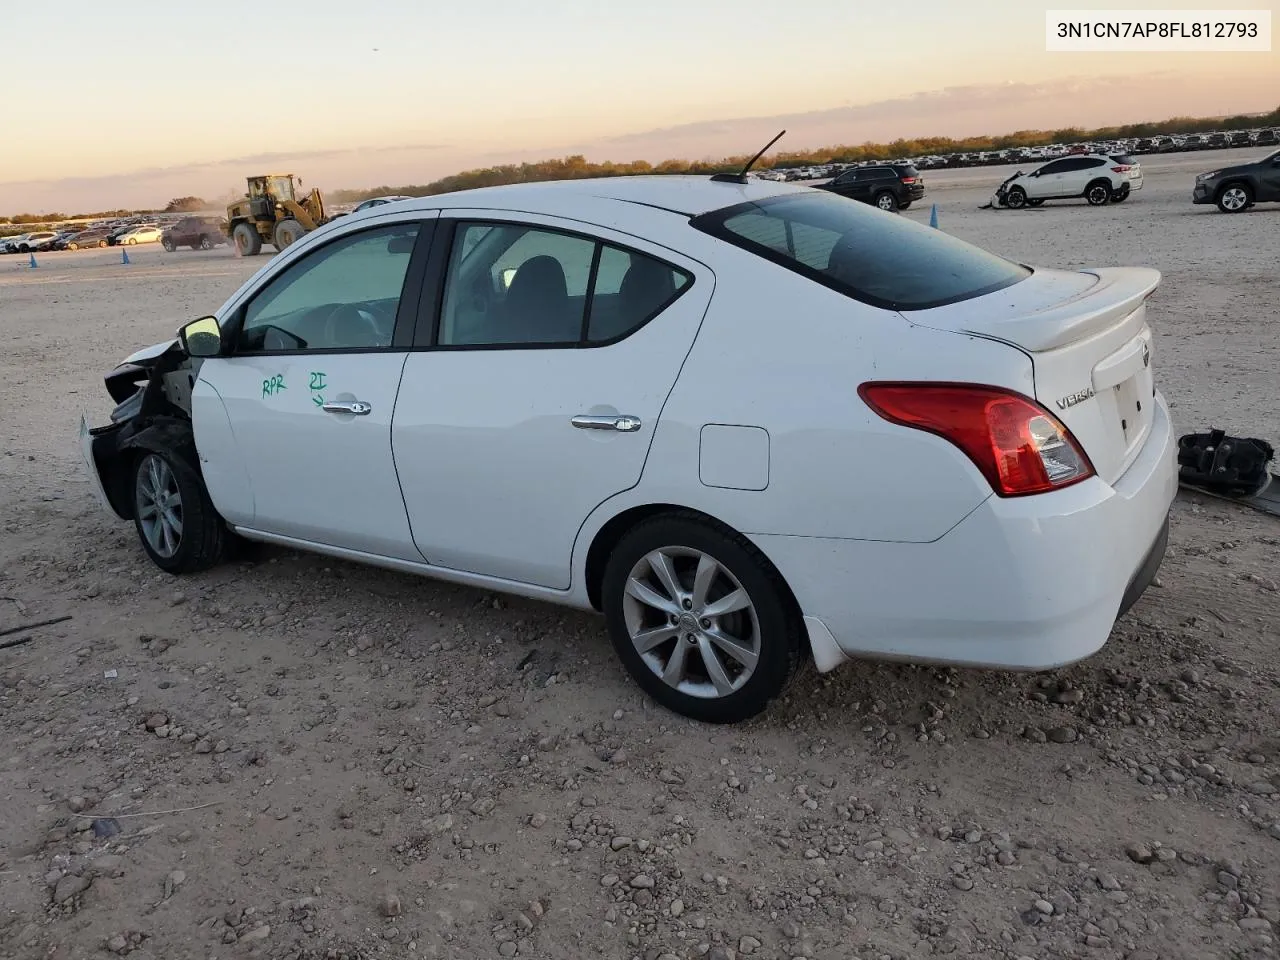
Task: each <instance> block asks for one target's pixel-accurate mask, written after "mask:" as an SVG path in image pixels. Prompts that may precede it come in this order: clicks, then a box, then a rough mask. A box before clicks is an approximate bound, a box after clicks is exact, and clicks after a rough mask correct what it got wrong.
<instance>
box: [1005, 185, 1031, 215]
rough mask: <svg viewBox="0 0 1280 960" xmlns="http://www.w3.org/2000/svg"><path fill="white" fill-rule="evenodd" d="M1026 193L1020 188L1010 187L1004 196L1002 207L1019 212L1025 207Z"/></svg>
mask: <svg viewBox="0 0 1280 960" xmlns="http://www.w3.org/2000/svg"><path fill="white" fill-rule="evenodd" d="M1027 202H1028V201H1027V191H1025V190H1023V189H1022V188H1021V187H1010V188H1009V192H1008V193H1006V194H1005V195H1004V205H1005V206H1006V207H1009V208H1010V209H1012V210H1021V209H1022V208H1023V207H1025V206H1026V205H1027Z"/></svg>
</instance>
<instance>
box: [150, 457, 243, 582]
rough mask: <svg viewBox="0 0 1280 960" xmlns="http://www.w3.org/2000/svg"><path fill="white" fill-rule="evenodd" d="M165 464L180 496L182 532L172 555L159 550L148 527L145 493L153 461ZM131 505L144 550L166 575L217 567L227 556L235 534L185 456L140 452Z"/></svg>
mask: <svg viewBox="0 0 1280 960" xmlns="http://www.w3.org/2000/svg"><path fill="white" fill-rule="evenodd" d="M153 460H158V461H160V462H161V463H163V465H164V467H166V468H167V469H168V471H169V476H171V477H172V479H173V481H174V483H175V485H176V491H177V494H178V498H179V499H178V502H177V507H178V514H177V515H178V518H179V520H180V522H181V528H182V529H181V531H180V533H179V534H178V536H177V542H176V548H175V549H174V550H173V552H172V553H169V554H167V555H166V553H165V552H161V551H159V550H157V549H156V548H155V547H154V546H153V545H152V543H151V541H150V539H149V538H148V533H147V530H146V528H145V527H144V522H145V521H144V517H143V514H144V513H145V509H144V507H145V506H146V502H145V501H146V500H147V495H146V493H145V490H146V488H147V485H148V483H149V480H148V479H147V477H148V474H149V473H150V470H151V467H152V461H153ZM129 502H130V504H131V506H132V509H133V525H134V529H135V530H136V531H137V533H138V540H139V542H140V543H141V544H142V549H143V550H144V551H146V554H147V556H149V557H150V558H151V561H152V562H153V563H154V564H155V565H156V566H157V567H159V568H160V569H161V570H163V571H165V572H166V573H172V574H184V573H196V572H197V571H200V570H207V569H209V568H210V567H213V566H216V565H217V564H218V563H220V562H222V560H223V559H224V558H225V557H226V556H227V551H228V546H229V543H230V541H231V531H230V529H228V527H227V525H226V522H225V521H224V520H223V519H222V517H220V516H218V511H217V510H215V509H214V506H213V501H211V500H210V499H209V492H208V491H207V490H206V489H205V486H204V481H203V480H201V479H200V475H199V474H198V473H196V471H195V470H193V469H192V468H191V466H190V465H189V464H188V463H187V461H186V460H184V459H183V458H182V457H180V456H178V455H177V454H174V453H172V452H160V451H157V450H140V451H139V452H138V456H137V458H136V459H135V460H134V467H133V473H132V475H131V482H130V490H129Z"/></svg>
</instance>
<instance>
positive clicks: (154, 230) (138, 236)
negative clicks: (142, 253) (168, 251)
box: [116, 227, 164, 246]
mask: <svg viewBox="0 0 1280 960" xmlns="http://www.w3.org/2000/svg"><path fill="white" fill-rule="evenodd" d="M163 232H164V231H162V230H161V229H160V228H159V227H134V228H133V229H132V230H130V231H129V232H128V233H122V234H121V235H120V236H119V237H117V238H116V243H117V244H128V245H129V246H132V245H133V244H135V243H157V242H158V241H159V240H160V237H161V235H162V233H163Z"/></svg>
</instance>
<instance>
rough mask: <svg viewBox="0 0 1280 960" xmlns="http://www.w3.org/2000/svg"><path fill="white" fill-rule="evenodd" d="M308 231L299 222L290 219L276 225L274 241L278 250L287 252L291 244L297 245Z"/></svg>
mask: <svg viewBox="0 0 1280 960" xmlns="http://www.w3.org/2000/svg"><path fill="white" fill-rule="evenodd" d="M306 232H307V231H306V229H305V228H304V227H303V226H302V224H300V223H299V222H298V221H297V220H294V219H293V218H292V217H290V218H289V219H287V220H281V221H280V222H279V223H277V224H276V230H275V233H274V234H273V235H272V240H273V242H274V243H275V245H276V249H277V250H285V249H287V248H288V247H289V245H290V244H291V243H297V242H298V240H299V239H300V238H301V237H302V235H303V234H304V233H306Z"/></svg>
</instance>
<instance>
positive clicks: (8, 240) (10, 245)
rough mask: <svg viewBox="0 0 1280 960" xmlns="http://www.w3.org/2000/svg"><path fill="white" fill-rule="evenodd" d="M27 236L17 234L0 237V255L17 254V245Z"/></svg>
mask: <svg viewBox="0 0 1280 960" xmlns="http://www.w3.org/2000/svg"><path fill="white" fill-rule="evenodd" d="M27 236H28V235H27V234H25V233H18V234H15V235H13V236H12V237H0V253H17V252H18V244H20V243H23V242H24V241H25V240H26V239H27Z"/></svg>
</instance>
